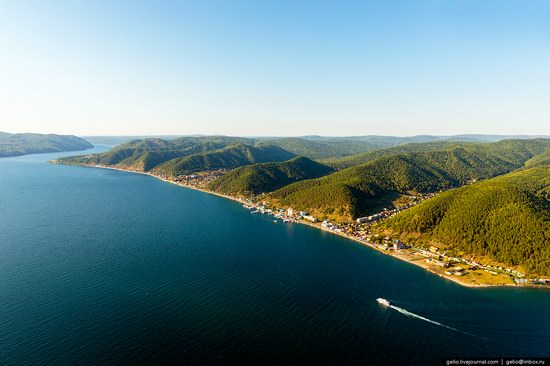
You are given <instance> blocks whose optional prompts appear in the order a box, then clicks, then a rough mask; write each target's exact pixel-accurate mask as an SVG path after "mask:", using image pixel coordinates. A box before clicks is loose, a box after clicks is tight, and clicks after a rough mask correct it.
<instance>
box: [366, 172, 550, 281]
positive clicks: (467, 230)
mask: <svg viewBox="0 0 550 366" xmlns="http://www.w3.org/2000/svg"><path fill="white" fill-rule="evenodd" d="M377 230H380V231H390V232H391V233H393V234H394V235H400V236H401V238H402V239H405V240H412V241H415V242H416V243H425V244H428V243H430V242H433V241H435V242H438V243H442V244H444V245H445V246H446V247H447V248H448V249H449V250H454V251H459V252H464V253H474V254H479V255H488V256H490V257H491V258H493V259H494V260H497V261H499V262H503V263H506V264H509V265H520V266H522V267H523V268H525V270H527V271H528V272H530V273H535V274H544V275H550V167H548V166H541V167H537V168H532V169H527V170H523V171H518V172H513V173H509V174H506V175H503V176H500V177H496V178H493V179H490V180H487V181H484V182H479V183H476V184H472V185H469V186H465V187H461V188H457V189H453V190H450V191H448V192H444V193H441V194H440V195H438V196H437V197H435V198H432V199H430V200H427V201H426V202H423V203H421V204H419V205H418V206H416V207H413V208H411V209H408V210H405V211H404V212H402V213H400V214H398V215H397V216H396V217H394V218H392V219H390V220H388V221H386V222H384V223H383V224H380V225H379V226H378V227H377Z"/></svg>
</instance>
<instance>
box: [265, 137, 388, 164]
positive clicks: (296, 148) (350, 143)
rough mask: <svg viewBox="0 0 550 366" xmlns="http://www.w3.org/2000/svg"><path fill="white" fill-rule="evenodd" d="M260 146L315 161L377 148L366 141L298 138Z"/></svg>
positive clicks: (269, 141) (279, 139)
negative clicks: (275, 147)
mask: <svg viewBox="0 0 550 366" xmlns="http://www.w3.org/2000/svg"><path fill="white" fill-rule="evenodd" d="M261 144H270V145H277V146H279V147H280V148H282V149H285V150H287V151H290V152H292V153H294V154H296V155H300V156H305V157H307V158H310V159H316V160H320V159H327V158H335V157H343V156H349V155H354V154H359V153H363V152H365V151H369V150H373V149H377V148H378V146H377V145H375V144H371V143H369V142H366V141H361V140H358V141H356V140H352V139H349V140H348V139H345V138H332V139H324V140H321V141H313V140H307V139H303V138H298V137H288V138H278V139H273V140H267V141H263V142H260V143H259V145H260V146H261Z"/></svg>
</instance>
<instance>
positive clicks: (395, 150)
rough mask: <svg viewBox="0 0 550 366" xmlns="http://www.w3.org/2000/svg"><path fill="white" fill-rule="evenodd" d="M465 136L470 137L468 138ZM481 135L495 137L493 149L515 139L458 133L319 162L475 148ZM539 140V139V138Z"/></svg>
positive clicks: (345, 163) (352, 162)
mask: <svg viewBox="0 0 550 366" xmlns="http://www.w3.org/2000/svg"><path fill="white" fill-rule="evenodd" d="M466 137H472V138H471V139H468V138H466ZM483 137H485V139H486V140H487V141H491V140H493V139H497V141H498V143H497V144H495V145H494V149H495V150H498V149H499V146H505V145H506V144H507V142H506V141H516V140H510V139H499V137H500V136H485V135H459V136H453V137H452V138H448V139H446V140H438V141H429V142H412V143H407V144H402V145H397V146H393V147H387V148H381V149H377V150H372V151H368V152H365V153H362V154H356V155H352V156H345V157H341V158H330V159H323V160H321V162H322V163H323V164H326V165H329V166H332V167H334V168H336V169H346V168H350V167H353V166H358V165H361V164H365V163H368V162H369V161H373V160H376V159H379V158H381V157H384V156H390V155H395V154H402V153H409V152H426V151H437V150H448V149H452V148H457V147H463V148H467V149H470V148H471V149H477V147H478V146H480V144H486V143H487V142H480V141H482V140H483ZM455 138H456V139H461V138H463V139H464V141H462V142H460V141H457V140H455ZM526 140H537V139H526ZM539 140H540V139H539Z"/></svg>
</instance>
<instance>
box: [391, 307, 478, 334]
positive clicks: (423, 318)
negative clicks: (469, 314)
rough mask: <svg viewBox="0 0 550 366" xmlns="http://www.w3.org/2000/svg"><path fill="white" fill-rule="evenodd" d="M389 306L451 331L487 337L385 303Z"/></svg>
mask: <svg viewBox="0 0 550 366" xmlns="http://www.w3.org/2000/svg"><path fill="white" fill-rule="evenodd" d="M387 306H388V307H389V308H392V309H394V310H396V311H398V312H400V313H401V314H403V315H406V316H410V317H413V318H416V319H420V320H424V321H425V322H428V323H432V324H435V325H437V326H440V327H443V328H447V329H450V330H452V331H455V332H459V333H462V334H466V335H469V336H471V337H476V338H481V339H485V340H487V338H485V337H480V336H477V335H475V334H472V333H468V332H465V331H463V330H460V329H457V328H453V327H450V326H448V325H445V324H442V323H440V322H436V321H435V320H432V319H428V318H425V317H423V316H420V315H418V314H415V313H411V312H410V311H407V310H405V309H403V308H400V307H399V306H395V305H392V304H390V305H387Z"/></svg>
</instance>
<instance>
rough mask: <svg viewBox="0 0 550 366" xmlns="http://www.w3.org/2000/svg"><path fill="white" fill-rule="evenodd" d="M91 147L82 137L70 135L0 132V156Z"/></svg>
mask: <svg viewBox="0 0 550 366" xmlns="http://www.w3.org/2000/svg"><path fill="white" fill-rule="evenodd" d="M92 147H93V145H92V144H90V143H89V142H88V141H86V140H84V139H83V138H80V137H77V136H72V135H55V134H47V135H43V134H38V133H16V134H11V133H6V132H0V158H5V157H10V156H20V155H27V154H40V153H51V152H61V151H80V150H87V149H91V148H92Z"/></svg>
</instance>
